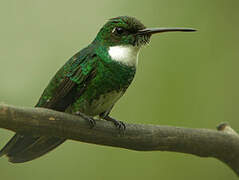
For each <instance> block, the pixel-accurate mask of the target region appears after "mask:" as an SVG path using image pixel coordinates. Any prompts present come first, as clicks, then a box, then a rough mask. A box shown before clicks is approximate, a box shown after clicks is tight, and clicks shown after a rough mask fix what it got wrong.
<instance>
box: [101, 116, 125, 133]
mask: <svg viewBox="0 0 239 180" xmlns="http://www.w3.org/2000/svg"><path fill="white" fill-rule="evenodd" d="M103 119H105V120H107V121H111V122H113V123H114V125H115V127H116V128H117V129H119V131H120V132H124V131H125V129H126V126H125V124H124V123H123V122H122V121H118V120H116V119H114V118H112V117H110V116H106V117H104V118H103Z"/></svg>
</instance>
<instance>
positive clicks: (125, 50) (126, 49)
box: [108, 45, 140, 66]
mask: <svg viewBox="0 0 239 180" xmlns="http://www.w3.org/2000/svg"><path fill="white" fill-rule="evenodd" d="M139 49H140V47H134V46H132V45H128V46H111V47H109V50H108V53H109V55H110V57H111V58H112V60H114V61H118V62H121V63H123V64H125V65H128V66H137V64H138V54H139Z"/></svg>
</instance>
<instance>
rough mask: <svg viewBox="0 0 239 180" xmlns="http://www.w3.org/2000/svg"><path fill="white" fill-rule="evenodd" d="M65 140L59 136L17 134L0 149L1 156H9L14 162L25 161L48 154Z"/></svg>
mask: <svg viewBox="0 0 239 180" xmlns="http://www.w3.org/2000/svg"><path fill="white" fill-rule="evenodd" d="M65 140H66V139H62V138H58V137H47V136H40V137H33V136H30V135H20V134H15V135H14V136H13V137H12V139H11V140H10V141H9V142H8V143H7V144H6V145H5V146H4V147H3V149H2V150H1V151H0V156H2V155H6V156H8V157H9V161H10V162H13V163H23V162H26V161H31V160H33V159H36V158H38V157H40V156H42V155H44V154H46V153H47V152H49V151H51V150H53V149H54V148H56V147H57V146H59V145H60V144H62V143H63V142H64V141H65Z"/></svg>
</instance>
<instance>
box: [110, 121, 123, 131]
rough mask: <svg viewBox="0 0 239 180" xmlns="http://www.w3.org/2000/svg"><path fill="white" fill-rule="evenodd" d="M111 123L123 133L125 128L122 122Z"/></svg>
mask: <svg viewBox="0 0 239 180" xmlns="http://www.w3.org/2000/svg"><path fill="white" fill-rule="evenodd" d="M113 123H114V125H115V126H116V128H117V129H119V130H120V131H125V129H126V126H125V124H124V123H123V122H122V121H117V120H115V119H114V121H113Z"/></svg>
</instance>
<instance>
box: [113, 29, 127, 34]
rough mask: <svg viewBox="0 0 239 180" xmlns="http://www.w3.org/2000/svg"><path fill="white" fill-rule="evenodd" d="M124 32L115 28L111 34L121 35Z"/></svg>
mask: <svg viewBox="0 0 239 180" xmlns="http://www.w3.org/2000/svg"><path fill="white" fill-rule="evenodd" d="M124 32H125V30H124V29H123V28H121V27H116V28H114V29H113V31H112V33H114V34H116V35H121V34H123V33H124Z"/></svg>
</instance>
